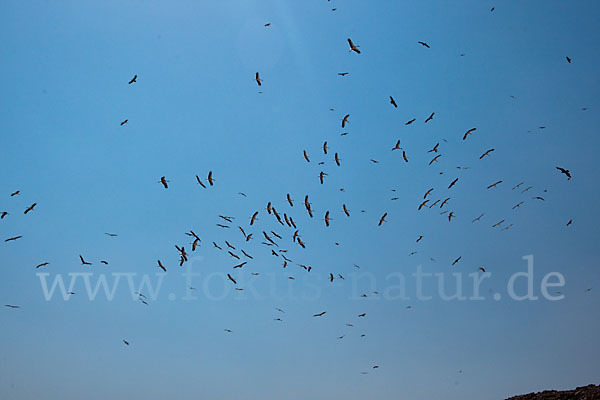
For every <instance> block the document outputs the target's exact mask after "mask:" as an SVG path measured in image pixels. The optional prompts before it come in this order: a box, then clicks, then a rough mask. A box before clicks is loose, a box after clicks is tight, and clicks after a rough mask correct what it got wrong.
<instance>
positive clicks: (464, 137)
mask: <svg viewBox="0 0 600 400" xmlns="http://www.w3.org/2000/svg"><path fill="white" fill-rule="evenodd" d="M476 130H477V128H471V129H469V130H468V131H466V132H465V135H464V136H463V140H466V139H467V136H469V135H470V134H472V133H473V132H475V131H476Z"/></svg>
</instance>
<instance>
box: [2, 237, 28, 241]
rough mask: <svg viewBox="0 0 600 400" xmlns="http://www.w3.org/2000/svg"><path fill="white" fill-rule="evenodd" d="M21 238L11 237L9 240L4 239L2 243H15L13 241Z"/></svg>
mask: <svg viewBox="0 0 600 400" xmlns="http://www.w3.org/2000/svg"><path fill="white" fill-rule="evenodd" d="M22 237H23V236H13V237H10V238H8V239H5V240H4V241H5V242H12V241H15V240H17V239H21V238H22Z"/></svg>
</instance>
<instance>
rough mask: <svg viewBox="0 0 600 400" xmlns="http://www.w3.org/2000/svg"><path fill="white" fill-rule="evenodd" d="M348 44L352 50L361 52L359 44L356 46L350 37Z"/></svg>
mask: <svg viewBox="0 0 600 400" xmlns="http://www.w3.org/2000/svg"><path fill="white" fill-rule="evenodd" d="M348 44H349V45H350V51H354V52H356V54H360V50H359V49H358V46H356V45H355V44H354V43H352V39H350V38H348Z"/></svg>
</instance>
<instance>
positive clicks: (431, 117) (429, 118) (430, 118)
mask: <svg viewBox="0 0 600 400" xmlns="http://www.w3.org/2000/svg"><path fill="white" fill-rule="evenodd" d="M434 115H435V113H434V112H432V113H431V115H430V116H429V117H427V119H426V120H425V123H428V122H429V121H431V120H432V119H433V116H434Z"/></svg>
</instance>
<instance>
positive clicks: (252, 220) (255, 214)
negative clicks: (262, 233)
mask: <svg viewBox="0 0 600 400" xmlns="http://www.w3.org/2000/svg"><path fill="white" fill-rule="evenodd" d="M256 217H258V211H256V212H255V213H254V214H252V217H250V225H254V221H256Z"/></svg>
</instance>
